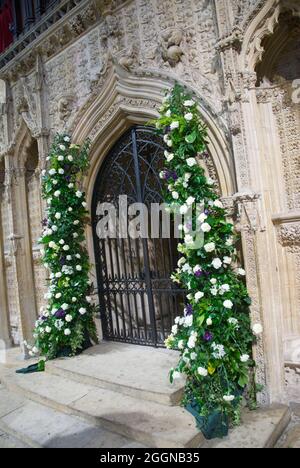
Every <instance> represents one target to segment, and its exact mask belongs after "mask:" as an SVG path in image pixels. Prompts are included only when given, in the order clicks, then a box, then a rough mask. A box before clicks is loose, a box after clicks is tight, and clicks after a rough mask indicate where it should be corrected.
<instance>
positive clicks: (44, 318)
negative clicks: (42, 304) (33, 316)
mask: <svg viewBox="0 0 300 468" xmlns="http://www.w3.org/2000/svg"><path fill="white" fill-rule="evenodd" d="M47 318H48V317H45V315H42V316H41V317H40V319H41V320H44V321H45V320H47Z"/></svg>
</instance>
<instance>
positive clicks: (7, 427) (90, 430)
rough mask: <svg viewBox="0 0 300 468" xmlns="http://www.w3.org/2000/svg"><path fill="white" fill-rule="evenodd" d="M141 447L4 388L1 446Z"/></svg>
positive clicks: (1, 391) (0, 413)
mask: <svg viewBox="0 0 300 468" xmlns="http://www.w3.org/2000/svg"><path fill="white" fill-rule="evenodd" d="M43 447H45V448H78V447H80V448H129V447H130V448H140V447H144V446H143V445H141V444H137V443H135V442H134V441H132V440H130V439H128V438H126V437H123V436H120V435H118V434H115V433H111V432H110V431H107V430H105V429H103V428H100V427H99V426H97V425H95V424H91V423H89V422H86V421H83V420H82V419H81V418H79V417H77V416H74V415H68V414H64V413H62V412H60V411H57V410H54V409H53V408H50V407H48V406H45V405H41V404H39V403H36V402H33V401H30V400H29V399H27V398H24V397H22V396H20V395H16V394H15V393H14V392H11V391H8V390H6V389H4V388H3V387H2V388H0V448H43Z"/></svg>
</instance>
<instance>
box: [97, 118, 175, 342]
mask: <svg viewBox="0 0 300 468" xmlns="http://www.w3.org/2000/svg"><path fill="white" fill-rule="evenodd" d="M163 153H164V148H163V143H162V140H161V138H160V137H159V136H158V135H157V134H156V133H155V130H153V129H152V128H149V127H141V126H139V127H134V128H132V129H131V130H130V131H128V132H127V133H126V134H125V135H124V136H123V137H122V138H121V139H120V140H119V141H118V143H117V144H116V145H115V146H114V147H113V149H112V150H111V152H110V153H109V154H108V156H107V158H106V160H105V162H104V164H103V166H102V168H101V170H100V172H99V174H98V177H97V181H96V184H95V190H94V198H93V214H92V218H93V234H94V246H95V258H96V267H97V280H98V291H99V300H100V307H101V318H102V326H103V334H104V338H105V339H108V340H114V341H122V342H127V343H135V344H144V345H150V346H163V343H164V339H165V338H166V337H167V336H168V334H169V333H170V330H171V326H172V324H173V320H174V317H175V316H177V315H179V314H180V313H182V307H183V291H182V290H180V289H179V288H177V287H175V286H174V284H173V283H172V281H171V280H170V275H171V273H172V271H173V270H174V268H175V266H176V263H177V256H178V254H177V240H175V239H174V238H172V237H171V238H170V239H164V238H162V237H160V238H155V239H151V238H149V239H142V238H138V239H132V238H130V237H128V238H126V239H123V238H120V237H118V236H117V238H115V239H112V238H105V239H100V238H99V237H98V235H97V232H96V231H97V223H98V222H99V220H100V219H101V218H102V216H99V214H97V207H98V206H99V203H103V202H109V203H112V204H113V205H114V207H115V209H116V211H117V212H118V205H119V196H120V195H127V197H128V204H132V203H136V202H142V203H144V204H145V205H146V206H147V207H149V212H150V204H151V203H162V202H163V198H162V185H161V180H160V178H159V172H160V171H161V170H162V168H163V165H164V154H163Z"/></svg>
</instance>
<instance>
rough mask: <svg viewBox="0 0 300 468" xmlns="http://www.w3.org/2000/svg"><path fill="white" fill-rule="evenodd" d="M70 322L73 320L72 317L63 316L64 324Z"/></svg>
mask: <svg viewBox="0 0 300 468" xmlns="http://www.w3.org/2000/svg"><path fill="white" fill-rule="evenodd" d="M72 320H73V317H72V315H70V314H68V315H66V316H65V321H66V322H72Z"/></svg>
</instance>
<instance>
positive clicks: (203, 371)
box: [197, 367, 208, 377]
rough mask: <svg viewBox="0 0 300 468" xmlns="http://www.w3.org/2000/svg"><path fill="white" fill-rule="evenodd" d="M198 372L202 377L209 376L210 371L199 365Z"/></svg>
mask: <svg viewBox="0 0 300 468" xmlns="http://www.w3.org/2000/svg"><path fill="white" fill-rule="evenodd" d="M197 372H198V374H199V375H201V377H207V376H208V371H207V370H206V369H204V367H198V369H197Z"/></svg>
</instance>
